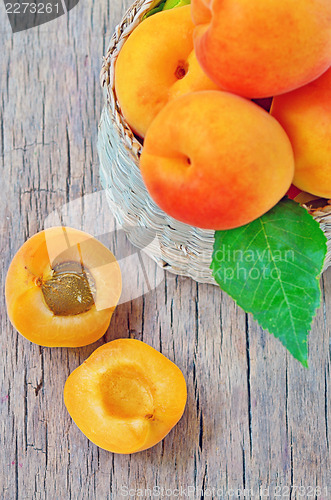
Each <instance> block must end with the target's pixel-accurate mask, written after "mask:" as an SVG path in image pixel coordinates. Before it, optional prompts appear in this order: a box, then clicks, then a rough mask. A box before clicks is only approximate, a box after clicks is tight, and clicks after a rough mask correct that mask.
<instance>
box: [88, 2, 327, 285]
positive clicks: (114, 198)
mask: <svg viewBox="0 0 331 500" xmlns="http://www.w3.org/2000/svg"><path fill="white" fill-rule="evenodd" d="M155 3H157V2H156V1H155V0H136V2H135V3H134V4H133V5H132V6H131V8H130V9H129V10H128V11H127V12H126V14H125V16H124V18H123V20H122V21H121V23H120V24H119V25H118V26H117V27H116V29H115V33H114V35H113V36H112V38H111V41H110V44H109V47H108V51H107V54H106V56H105V58H104V63H103V66H102V71H101V85H102V86H103V88H104V90H105V94H106V101H107V102H106V104H105V107H104V109H103V112H102V116H101V120H100V125H99V137H98V152H99V158H100V176H101V182H102V185H103V187H104V189H105V190H106V195H107V200H108V203H109V205H110V208H111V210H112V212H113V213H114V215H115V217H116V219H117V221H118V222H119V224H120V225H121V226H122V228H123V229H124V231H125V232H126V234H127V236H128V238H129V239H130V241H131V242H132V243H133V244H134V245H135V246H137V247H138V248H144V249H145V251H146V252H147V253H148V254H149V255H150V256H151V257H152V258H153V259H154V260H155V261H156V262H157V263H158V264H159V265H161V266H162V267H163V268H166V269H168V270H169V271H172V272H173V273H175V274H179V275H183V276H189V277H191V278H193V279H195V280H196V281H199V282H203V283H213V284H215V281H214V278H213V276H212V273H211V270H210V269H209V266H210V263H211V259H212V252H213V244H214V231H211V230H204V229H199V228H196V227H192V226H189V225H187V224H183V223H181V222H178V221H176V220H175V219H173V218H172V217H169V216H168V215H167V214H165V213H164V212H163V211H162V210H161V209H160V208H158V207H157V206H156V204H155V203H154V202H153V200H152V199H151V197H150V196H149V194H148V192H147V190H146V187H145V185H144V182H143V180H142V177H141V174H140V170H139V157H140V154H141V151H142V148H143V146H142V145H141V143H140V142H139V141H138V140H137V139H136V138H135V136H134V135H133V133H132V131H131V129H130V128H129V126H128V125H127V123H126V121H125V119H124V118H123V116H122V114H121V111H120V108H119V105H118V102H117V99H116V95H115V90H114V67H115V62H116V58H117V55H118V53H119V51H120V50H121V47H122V45H123V44H124V42H125V40H126V39H127V37H128V36H129V35H130V33H131V32H132V30H133V29H134V28H135V27H136V26H137V25H138V24H139V23H140V22H141V20H142V18H143V16H144V15H145V13H146V12H147V11H149V10H150V9H151V8H152V7H153V6H154V5H155ZM311 213H312V215H313V216H314V218H315V219H316V220H317V221H318V222H319V223H320V224H321V228H322V229H323V231H324V232H325V234H326V236H327V238H328V254H327V257H326V261H325V269H326V268H327V267H328V266H329V265H330V264H331V205H326V206H325V207H321V208H319V209H317V210H314V211H312V212H311ZM139 227H140V228H144V230H141V231H139V230H138V231H137V228H139ZM155 234H156V235H157V237H156V238H154V239H153V235H155ZM151 241H152V242H151ZM146 247H147V248H146Z"/></svg>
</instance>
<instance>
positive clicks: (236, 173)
mask: <svg viewBox="0 0 331 500" xmlns="http://www.w3.org/2000/svg"><path fill="white" fill-rule="evenodd" d="M140 167H141V173H142V176H143V179H144V181H145V184H146V187H147V189H148V191H149V193H150V195H151V197H152V198H153V199H154V201H155V203H156V204H157V205H159V207H160V208H161V209H163V210H164V211H165V212H166V213H167V214H169V215H170V216H172V217H174V218H175V219H177V220H179V221H181V222H186V223H187V224H191V225H193V226H198V227H200V228H205V229H231V228H234V227H238V226H241V225H244V224H247V223H248V222H251V221H252V220H254V219H256V218H257V217H259V216H261V215H262V214H264V213H265V212H267V211H268V210H269V209H271V208H272V207H273V206H274V205H275V204H276V203H277V202H278V201H279V200H280V199H281V198H282V197H283V196H284V195H285V193H286V191H287V190H288V188H289V187H290V184H291V181H292V178H293V172H294V159H293V151H292V147H291V144H290V141H289V139H288V137H287V135H286V133H285V132H284V130H283V129H282V127H281V126H280V125H279V123H278V122H277V120H275V119H274V118H273V117H271V116H270V115H269V114H268V113H267V112H266V111H264V110H263V109H262V108H261V107H260V106H258V105H257V104H254V103H253V102H251V101H249V100H247V99H243V98H241V97H239V96H236V95H234V94H230V93H228V92H222V91H218V90H209V91H200V92H192V93H190V94H186V95H183V96H181V97H178V98H177V99H174V100H173V101H170V102H169V103H168V104H167V105H166V106H165V107H164V108H163V109H162V110H161V111H160V113H159V114H158V115H157V116H156V118H155V119H154V120H153V122H152V123H151V125H150V127H149V129H148V131H147V134H146V137H145V141H144V149H143V152H142V155H141V161H140Z"/></svg>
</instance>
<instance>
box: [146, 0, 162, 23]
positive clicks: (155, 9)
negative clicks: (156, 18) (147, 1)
mask: <svg viewBox="0 0 331 500" xmlns="http://www.w3.org/2000/svg"><path fill="white" fill-rule="evenodd" d="M165 3H166V0H161V1H160V2H156V4H155V6H154V7H153V9H151V10H149V11H148V12H146V14H145V15H144V17H143V19H146V18H147V17H150V16H152V15H153V14H156V13H157V12H160V11H161V10H163V7H164V4H165Z"/></svg>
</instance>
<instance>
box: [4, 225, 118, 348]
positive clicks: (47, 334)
mask: <svg viewBox="0 0 331 500" xmlns="http://www.w3.org/2000/svg"><path fill="white" fill-rule="evenodd" d="M121 290H122V280H121V271H120V267H119V264H118V262H117V260H116V258H115V257H114V255H113V254H112V253H111V252H110V250H109V249H108V248H106V247H105V246H104V245H103V244H102V243H100V242H99V241H98V240H96V239H95V238H93V237H92V236H91V235H90V234H87V233H85V232H83V231H79V230H77V229H73V228H69V227H53V228H49V229H46V230H44V231H41V232H40V233H37V234H35V235H34V236H32V237H31V238H30V239H29V240H27V241H26V242H25V243H24V245H23V246H22V247H21V248H20V249H19V250H18V252H17V253H16V255H15V256H14V258H13V260H12V262H11V264H10V267H9V269H8V273H7V278H6V304H7V311H8V316H9V319H10V321H11V323H12V324H13V326H14V327H15V328H16V329H17V330H18V331H19V333H21V334H22V335H23V336H24V337H26V338H27V339H28V340H30V341H31V342H34V343H35V344H39V345H42V346H48V347H79V346H84V345H88V344H91V343H92V342H95V341H96V340H98V339H99V338H100V337H102V335H103V334H104V333H105V332H106V330H107V328H108V326H109V323H110V319H111V317H112V314H113V312H114V310H115V307H116V305H117V302H118V300H119V297H120V294H121Z"/></svg>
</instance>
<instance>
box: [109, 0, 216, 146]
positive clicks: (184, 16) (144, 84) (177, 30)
mask: <svg viewBox="0 0 331 500" xmlns="http://www.w3.org/2000/svg"><path fill="white" fill-rule="evenodd" d="M193 29H194V25H193V22H192V19H191V14H190V6H189V5H186V6H182V7H177V8H175V9H172V10H165V11H162V12H158V13H157V14H154V15H153V16H151V17H149V18H147V19H145V20H144V21H142V23H140V24H139V25H138V26H137V27H136V28H135V29H134V30H133V32H132V33H131V35H130V36H129V38H128V39H127V41H126V42H125V43H124V45H123V47H122V48H121V50H120V52H119V55H118V58H117V61H116V65H115V91H116V96H117V98H118V101H119V104H120V107H121V111H122V114H123V116H124V117H125V119H126V120H127V122H128V124H129V125H130V127H131V128H132V130H133V131H134V132H135V133H136V134H138V135H140V136H141V137H144V136H145V134H146V131H147V129H148V127H149V125H150V123H151V121H152V120H153V118H154V117H155V116H156V115H157V113H158V112H159V111H160V110H161V109H162V108H163V106H164V105H165V104H166V103H167V102H168V101H169V100H171V99H173V98H175V97H177V96H178V95H182V94H184V93H186V92H193V91H196V90H203V89H217V88H218V86H217V85H216V84H215V83H214V82H212V81H211V80H210V79H209V78H208V77H207V76H206V75H205V73H204V72H203V71H202V69H201V67H200V65H199V64H198V62H197V60H196V57H195V53H194V50H193V38H192V37H193Z"/></svg>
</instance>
